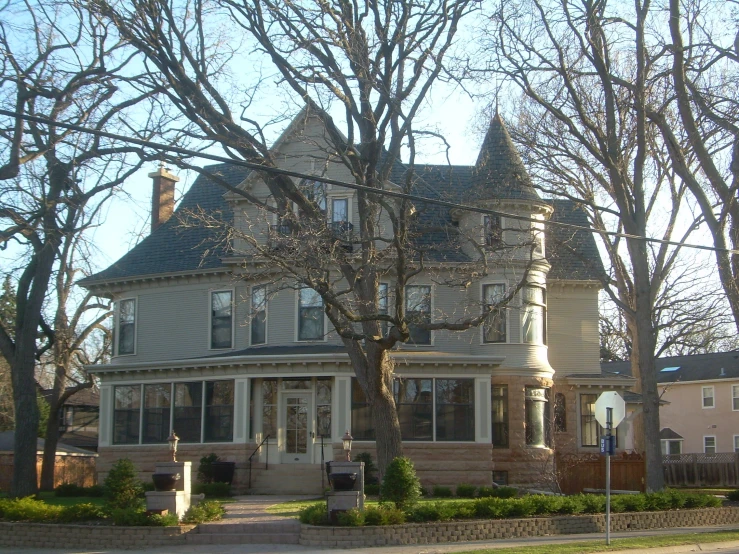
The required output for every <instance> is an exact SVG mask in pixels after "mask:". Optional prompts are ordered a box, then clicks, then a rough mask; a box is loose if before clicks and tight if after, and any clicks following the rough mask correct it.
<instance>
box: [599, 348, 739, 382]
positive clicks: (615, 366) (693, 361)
mask: <svg viewBox="0 0 739 554" xmlns="http://www.w3.org/2000/svg"><path fill="white" fill-rule="evenodd" d="M655 365H656V367H657V371H658V372H659V373H657V382H658V383H675V382H685V381H707V380H714V379H728V380H735V381H736V380H739V352H737V351H732V352H714V353H712V354H696V355H693V356H668V357H666V358H657V359H656V360H655ZM600 367H601V370H602V371H603V373H618V374H620V375H631V362H628V361H626V362H603V363H602V364H600ZM666 367H678V368H679V369H677V370H675V371H662V369H664V368H666ZM722 370H723V374H722Z"/></svg>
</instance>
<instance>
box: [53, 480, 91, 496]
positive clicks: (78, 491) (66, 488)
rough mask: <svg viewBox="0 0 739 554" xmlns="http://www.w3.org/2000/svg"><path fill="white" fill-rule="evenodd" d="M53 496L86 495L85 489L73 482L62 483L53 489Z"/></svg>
mask: <svg viewBox="0 0 739 554" xmlns="http://www.w3.org/2000/svg"><path fill="white" fill-rule="evenodd" d="M54 496H58V497H60V498H67V497H76V496H87V489H85V487H80V486H79V485H77V484H75V483H62V484H61V485H59V486H57V488H55V489H54Z"/></svg>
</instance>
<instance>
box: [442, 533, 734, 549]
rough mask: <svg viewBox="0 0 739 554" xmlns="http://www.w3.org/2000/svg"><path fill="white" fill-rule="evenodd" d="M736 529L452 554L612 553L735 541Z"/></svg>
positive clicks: (501, 547) (500, 547) (502, 547)
mask: <svg viewBox="0 0 739 554" xmlns="http://www.w3.org/2000/svg"><path fill="white" fill-rule="evenodd" d="M738 540H739V531H718V532H712V533H686V534H681V535H662V536H659V537H636V538H633V539H613V540H611V545H610V546H606V541H605V538H604V539H603V540H599V541H592V540H591V541H582V542H578V543H568V544H547V545H539V546H514V547H511V548H506V547H504V546H499V547H497V548H486V549H481V550H467V551H465V552H457V553H455V554H473V553H474V554H500V551H501V550H504V551H505V554H589V553H590V552H611V551H614V550H631V549H633V550H645V549H648V548H657V547H661V546H679V545H684V544H696V543H702V544H706V543H712V542H726V541H738Z"/></svg>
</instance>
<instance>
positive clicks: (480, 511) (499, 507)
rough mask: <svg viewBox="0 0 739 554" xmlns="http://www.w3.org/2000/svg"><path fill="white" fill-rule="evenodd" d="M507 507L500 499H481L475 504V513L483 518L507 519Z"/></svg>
mask: <svg viewBox="0 0 739 554" xmlns="http://www.w3.org/2000/svg"><path fill="white" fill-rule="evenodd" d="M505 505H506V502H505V501H504V500H502V499H500V498H495V497H490V498H481V499H479V500H477V501H476V502H475V513H476V514H477V517H481V518H490V519H500V518H502V517H505V515H504V514H505V511H506V509H505Z"/></svg>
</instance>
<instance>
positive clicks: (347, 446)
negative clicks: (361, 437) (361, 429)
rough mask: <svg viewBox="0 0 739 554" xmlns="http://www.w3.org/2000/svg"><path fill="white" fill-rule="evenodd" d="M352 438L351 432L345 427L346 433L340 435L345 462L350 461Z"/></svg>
mask: <svg viewBox="0 0 739 554" xmlns="http://www.w3.org/2000/svg"><path fill="white" fill-rule="evenodd" d="M353 440H354V437H352V435H351V433H349V429H347V430H346V433H344V436H343V437H341V442H342V443H344V452H346V461H347V462H351V461H352V441H353Z"/></svg>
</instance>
